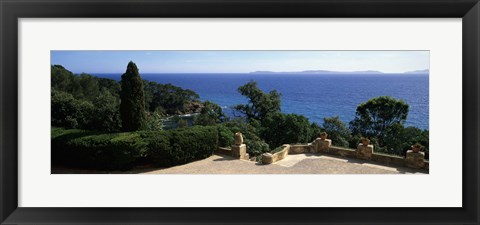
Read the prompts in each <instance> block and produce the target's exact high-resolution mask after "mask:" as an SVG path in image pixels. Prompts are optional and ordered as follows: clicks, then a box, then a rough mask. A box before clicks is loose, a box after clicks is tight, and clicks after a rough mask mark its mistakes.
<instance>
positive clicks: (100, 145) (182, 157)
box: [52, 126, 218, 170]
mask: <svg viewBox="0 0 480 225" xmlns="http://www.w3.org/2000/svg"><path fill="white" fill-rule="evenodd" d="M217 144H218V130H217V128H216V127H200V126H196V127H190V128H186V129H177V130H169V131H154V132H151V131H150V132H149V131H141V132H127V133H108V134H105V133H99V132H92V131H83V130H64V129H59V128H53V129H52V162H54V163H55V164H59V165H66V166H72V167H78V168H91V169H105V170H128V169H131V168H132V167H133V166H134V165H135V164H136V162H138V160H139V159H149V160H151V161H152V162H154V163H155V165H157V166H173V165H179V164H184V163H188V162H191V161H194V160H199V159H203V158H206V157H209V156H210V155H212V154H213V151H214V150H215V149H216V148H217Z"/></svg>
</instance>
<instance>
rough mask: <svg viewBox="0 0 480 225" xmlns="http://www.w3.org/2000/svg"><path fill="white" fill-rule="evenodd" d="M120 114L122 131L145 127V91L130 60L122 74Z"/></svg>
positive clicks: (136, 69)
mask: <svg viewBox="0 0 480 225" xmlns="http://www.w3.org/2000/svg"><path fill="white" fill-rule="evenodd" d="M121 83H122V90H121V91H120V99H121V103H120V115H121V118H122V130H123V131H136V130H140V129H143V128H144V127H145V119H146V114H145V93H144V90H143V81H142V78H141V77H140V74H139V73H138V68H137V65H135V63H134V62H132V61H130V62H129V63H128V66H127V71H125V73H124V74H123V75H122V81H121Z"/></svg>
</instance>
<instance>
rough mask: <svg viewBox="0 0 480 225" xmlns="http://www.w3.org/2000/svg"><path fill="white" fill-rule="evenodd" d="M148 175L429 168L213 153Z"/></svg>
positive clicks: (311, 157)
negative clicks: (258, 158)
mask: <svg viewBox="0 0 480 225" xmlns="http://www.w3.org/2000/svg"><path fill="white" fill-rule="evenodd" d="M141 173H147V174H413V173H418V174H426V173H427V172H426V171H421V170H414V169H410V168H404V167H392V166H386V165H381V164H376V163H372V162H370V161H363V160H358V159H350V158H342V157H337V156H330V155H319V154H296V155H288V156H287V157H286V158H285V159H283V160H280V161H278V162H276V163H273V164H270V165H262V164H259V163H256V162H253V161H246V160H238V159H234V158H232V157H229V156H223V155H213V156H211V157H209V158H206V159H204V160H199V161H196V162H192V163H189V164H185V165H181V166H175V167H171V168H166V169H158V170H150V171H142V172H141Z"/></svg>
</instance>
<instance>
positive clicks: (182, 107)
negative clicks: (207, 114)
mask: <svg viewBox="0 0 480 225" xmlns="http://www.w3.org/2000/svg"><path fill="white" fill-rule="evenodd" d="M144 88H145V102H146V105H147V108H148V111H150V112H155V111H157V112H160V113H161V114H163V115H176V114H186V113H194V112H198V111H199V110H200V109H201V106H202V104H201V103H200V101H199V100H198V99H199V96H198V94H197V93H195V92H194V91H192V90H188V89H182V88H180V87H177V86H174V85H171V84H159V83H156V82H149V81H144Z"/></svg>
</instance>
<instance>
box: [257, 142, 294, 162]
mask: <svg viewBox="0 0 480 225" xmlns="http://www.w3.org/2000/svg"><path fill="white" fill-rule="evenodd" d="M282 147H283V149H282V150H281V151H279V152H275V153H273V154H271V153H264V154H263V155H262V163H263V164H271V163H274V162H277V161H280V160H282V159H284V158H286V157H287V155H288V154H289V151H290V150H291V145H283V146H282Z"/></svg>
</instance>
